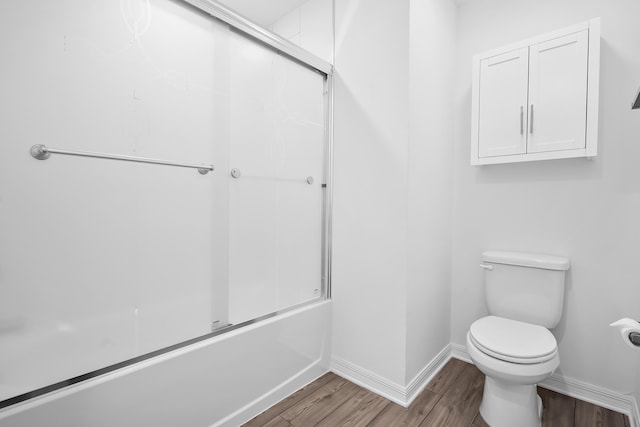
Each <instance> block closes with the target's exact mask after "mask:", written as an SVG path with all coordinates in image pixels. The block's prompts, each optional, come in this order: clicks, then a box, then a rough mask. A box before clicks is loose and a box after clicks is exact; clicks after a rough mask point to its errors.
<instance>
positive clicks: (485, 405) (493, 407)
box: [467, 316, 560, 427]
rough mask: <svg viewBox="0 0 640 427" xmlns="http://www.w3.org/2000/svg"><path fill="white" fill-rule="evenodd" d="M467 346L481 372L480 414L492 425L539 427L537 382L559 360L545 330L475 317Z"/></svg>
mask: <svg viewBox="0 0 640 427" xmlns="http://www.w3.org/2000/svg"><path fill="white" fill-rule="evenodd" d="M467 350H468V352H469V356H470V357H471V360H472V361H473V363H474V364H475V365H476V366H477V367H478V369H479V370H480V371H481V372H482V373H483V374H485V377H486V378H485V385H484V392H483V396H482V403H481V405H480V415H481V416H482V418H483V419H484V420H485V421H486V422H487V424H489V425H490V426H492V427H510V426H521V427H539V426H540V419H541V415H542V402H541V400H540V398H539V397H538V395H537V392H536V384H537V383H539V382H541V381H543V380H544V379H545V378H547V377H548V376H550V375H551V374H552V373H553V372H554V371H555V369H556V368H557V367H558V366H559V364H560V357H559V355H558V349H557V343H556V340H555V338H554V336H553V335H552V334H551V332H549V330H548V329H546V328H544V327H542V326H539V325H534V324H529V323H526V322H520V321H516V320H512V319H506V318H501V317H497V316H487V317H483V318H481V319H478V320H476V321H475V322H474V323H473V324H472V325H471V328H470V329H469V332H468V333H467Z"/></svg>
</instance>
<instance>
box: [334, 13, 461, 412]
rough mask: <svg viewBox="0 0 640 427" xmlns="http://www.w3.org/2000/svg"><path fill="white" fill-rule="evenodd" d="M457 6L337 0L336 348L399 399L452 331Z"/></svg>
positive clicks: (346, 363) (337, 357)
mask: <svg viewBox="0 0 640 427" xmlns="http://www.w3.org/2000/svg"><path fill="white" fill-rule="evenodd" d="M455 13H456V10H455V7H454V6H453V3H452V2H450V1H449V0H434V1H429V2H421V1H406V2H392V1H387V2H361V1H355V0H352V1H351V0H343V1H337V2H336V51H335V55H336V62H335V66H336V88H335V130H334V132H335V142H334V146H335V163H334V167H335V178H334V179H335V200H334V203H335V209H334V239H333V245H334V246H333V259H334V263H333V281H332V296H333V301H334V329H333V357H334V361H337V362H338V363H337V364H338V365H339V369H343V368H345V367H349V368H351V370H350V371H349V373H351V374H353V375H354V377H353V378H354V379H360V380H361V381H362V382H363V383H365V385H368V386H370V387H372V388H374V389H375V388H376V385H380V384H383V385H384V386H385V387H387V389H384V387H383V391H385V392H387V393H388V396H390V397H392V398H393V397H396V396H400V397H399V399H398V401H400V402H406V400H404V401H403V399H406V398H411V396H409V395H402V393H400V394H399V395H395V394H393V390H394V388H395V389H397V390H404V391H405V392H406V393H410V392H407V387H408V386H410V385H411V384H412V380H414V378H416V377H417V376H418V375H419V374H422V376H424V375H425V374H424V373H425V368H426V367H428V365H429V364H430V362H431V361H432V360H434V358H435V357H436V356H437V355H438V354H439V353H440V352H441V351H442V350H443V349H444V348H445V347H446V346H447V344H448V343H449V337H450V331H449V319H450V318H449V315H450V314H449V305H450V304H449V303H450V298H449V296H450V291H449V283H450V276H449V273H450V242H451V221H450V213H451V203H452V200H451V185H452V172H451V161H452V146H451V140H452V137H453V106H452V102H451V97H452V93H453V73H452V71H453V64H454V60H455V57H454V54H453V52H454V47H455ZM372 47H373V48H372ZM341 373H344V372H341ZM358 373H361V374H364V375H363V376H358ZM422 376H421V377H422ZM372 384H373V386H372ZM418 387H419V386H418ZM409 388H411V387H409ZM377 390H378V391H380V390H381V389H380V388H378V389H377Z"/></svg>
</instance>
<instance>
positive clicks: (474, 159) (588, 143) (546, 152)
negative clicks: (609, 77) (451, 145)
mask: <svg viewBox="0 0 640 427" xmlns="http://www.w3.org/2000/svg"><path fill="white" fill-rule="evenodd" d="M599 48H600V21H599V19H594V20H591V21H588V22H585V23H583V24H579V25H576V26H573V27H571V28H567V29H564V30H560V31H556V32H553V33H550V34H545V35H543V36H539V37H536V38H533V39H529V40H525V41H523V42H520V43H517V44H514V45H511V46H507V47H504V48H500V49H494V50H492V51H490V52H485V53H483V54H479V55H475V56H474V60H473V90H472V102H473V105H472V126H471V128H472V135H471V164H472V165H484V164H495V163H510V162H523V161H530V160H547V159H559V158H569V157H593V156H595V155H596V154H597V131H598V78H599V56H600V53H599V51H600V49H599Z"/></svg>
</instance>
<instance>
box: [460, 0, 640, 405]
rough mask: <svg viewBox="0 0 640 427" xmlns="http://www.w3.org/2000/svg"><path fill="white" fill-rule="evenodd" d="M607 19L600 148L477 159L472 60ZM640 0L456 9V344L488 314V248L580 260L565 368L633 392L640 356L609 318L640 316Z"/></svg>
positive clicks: (484, 2) (504, 2)
mask: <svg viewBox="0 0 640 427" xmlns="http://www.w3.org/2000/svg"><path fill="white" fill-rule="evenodd" d="M598 16H600V17H602V44H601V46H602V53H601V81H600V122H599V123H600V132H599V155H598V156H597V158H595V160H593V161H587V160H583V159H572V160H557V161H544V162H534V163H527V164H513V165H496V166H486V167H471V166H470V165H469V139H470V122H471V117H470V111H471V106H470V103H471V56H472V54H474V53H477V52H481V51H484V50H487V49H491V48H494V47H499V46H501V45H503V44H508V43H510V42H515V41H518V40H521V39H524V38H527V37H530V36H535V35H537V34H540V33H544V32H547V31H552V30H555V29H559V28H562V27H564V26H568V25H571V24H575V23H578V22H582V21H585V20H587V19H589V18H593V17H598ZM638 16H640V3H638V2H633V1H627V0H586V1H584V0H580V1H578V0H571V1H561V2H559V1H556V0H541V1H536V2H530V1H526V0H476V1H473V2H465V3H464V4H463V5H462V6H461V7H460V8H459V11H458V23H457V24H458V27H457V28H458V30H457V35H458V46H457V55H458V72H457V83H456V94H455V108H456V119H455V129H456V131H455V154H454V174H455V175H454V188H453V194H454V210H453V230H454V231H453V247H452V256H453V260H452V310H451V319H452V320H451V321H452V331H451V337H452V341H453V342H455V343H458V344H464V342H465V334H466V331H467V330H468V327H469V325H470V324H471V322H473V320H475V319H477V318H478V317H480V316H483V315H485V314H486V306H485V302H484V297H483V288H482V281H481V280H482V275H481V270H480V269H479V268H478V263H479V261H480V253H481V252H482V251H483V250H485V249H508V250H526V251H541V252H550V253H556V254H561V255H566V256H568V257H570V258H571V262H572V266H571V270H570V272H569V274H568V279H567V293H566V296H567V298H566V304H565V310H564V316H563V319H562V321H561V323H560V325H559V326H558V327H557V328H556V329H555V330H554V334H555V336H556V338H557V339H558V342H559V350H560V359H561V365H560V368H559V372H560V373H561V374H562V375H564V376H566V377H569V378H573V379H577V380H579V381H583V382H586V383H590V384H594V385H597V386H600V387H604V388H608V389H611V390H614V391H617V392H619V393H631V392H633V390H634V389H635V388H636V385H635V384H634V382H635V378H636V376H635V375H634V374H635V369H636V363H637V356H636V355H634V354H632V353H631V352H630V351H628V349H627V348H626V347H625V346H624V345H623V343H622V342H621V340H620V338H619V336H618V335H617V334H616V333H615V332H614V331H613V330H612V329H611V328H610V327H609V326H608V324H609V323H610V322H611V321H613V320H616V319H618V318H620V317H623V316H630V317H635V318H638V317H640V308H639V306H638V301H639V298H640V286H639V284H640V275H639V274H638V271H637V265H638V256H639V255H640V252H639V251H638V242H640V221H639V220H638V218H640V167H638V165H637V164H636V162H637V159H638V158H639V157H640V144H639V143H638V142H639V141H640V140H639V137H640V114H639V113H638V111H631V109H630V103H631V101H632V97H633V95H634V93H635V91H636V90H637V87H638V84H640V80H639V78H640V77H639V76H640V54H639V52H640V26H638V25H637V17H638Z"/></svg>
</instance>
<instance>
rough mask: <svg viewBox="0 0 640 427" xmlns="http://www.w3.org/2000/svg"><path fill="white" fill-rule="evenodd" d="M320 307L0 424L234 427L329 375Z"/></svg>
mask: <svg viewBox="0 0 640 427" xmlns="http://www.w3.org/2000/svg"><path fill="white" fill-rule="evenodd" d="M330 319H331V302H330V301H323V302H319V303H316V304H313V305H310V306H306V307H303V308H300V309H297V310H294V311H291V312H288V313H285V314H281V315H278V316H275V317H272V318H270V319H267V320H264V321H260V322H256V323H254V324H251V325H248V326H246V327H243V328H239V329H236V330H234V331H231V332H229V333H226V334H223V335H219V336H216V337H213V338H211V339H208V340H205V341H201V342H198V343H196V344H193V345H190V346H188V347H184V348H181V349H178V350H175V351H172V352H169V353H166V354H163V355H161V356H158V357H155V358H152V359H148V360H145V361H143V362H140V363H138V364H135V365H131V366H128V367H126V368H123V369H120V370H117V371H114V372H111V373H108V374H105V375H103V376H100V377H96V378H93V379H91V380H87V381H85V382H82V383H78V384H76V385H73V386H70V387H67V388H65V389H62V390H59V391H56V392H53V393H50V394H47V395H44V396H41V397H38V398H35V399H32V400H29V401H26V402H23V403H19V404H17V405H14V406H11V407H8V408H5V409H3V410H1V411H0V426H2V427H15V426H21V427H26V426H30V427H31V426H45V425H46V426H54V425H55V426H66V427H74V426H78V427H87V426H90V427H102V426H104V427H112V426H154V427H155V426H237V425H240V424H242V423H243V422H245V421H247V420H249V419H251V418H252V417H253V416H255V415H257V414H259V413H260V412H262V411H263V410H264V409H266V408H268V407H269V406H271V405H273V404H274V403H276V402H278V401H279V400H281V399H282V398H284V397H286V396H287V395H289V394H291V393H292V392H294V391H295V390H297V389H299V388H300V387H302V386H304V385H305V384H307V383H309V382H311V381H313V380H314V379H316V378H317V377H319V376H320V375H322V374H323V373H325V372H327V370H328V363H329V353H330V348H329V346H330V340H329V331H330V330H331V324H330V322H331V320H330Z"/></svg>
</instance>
